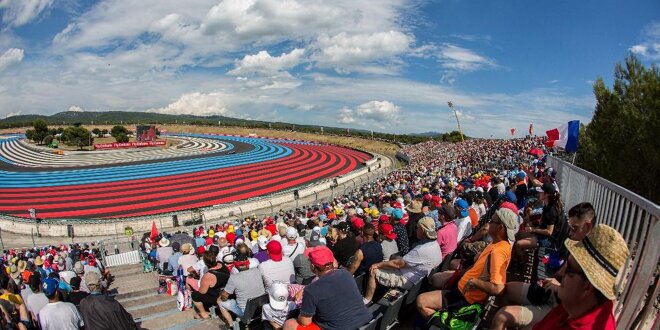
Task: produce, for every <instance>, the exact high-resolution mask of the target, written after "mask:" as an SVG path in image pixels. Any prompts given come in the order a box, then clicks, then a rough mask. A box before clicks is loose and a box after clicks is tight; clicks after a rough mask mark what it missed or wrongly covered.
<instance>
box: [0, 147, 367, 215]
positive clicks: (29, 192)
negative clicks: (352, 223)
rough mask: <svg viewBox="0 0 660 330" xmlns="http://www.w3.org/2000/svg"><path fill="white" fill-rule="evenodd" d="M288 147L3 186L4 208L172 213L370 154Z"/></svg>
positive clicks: (344, 169)
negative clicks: (198, 167)
mask: <svg viewBox="0 0 660 330" xmlns="http://www.w3.org/2000/svg"><path fill="white" fill-rule="evenodd" d="M287 146H288V147H290V148H291V149H293V151H294V153H293V154H292V155H290V156H287V157H284V158H281V159H278V160H275V161H267V162H261V163H256V164H250V165H242V166H236V167H233V168H228V169H219V170H211V171H203V172H198V173H192V174H184V175H172V176H163V177H160V178H150V179H140V180H130V181H117V182H111V183H105V184H90V185H78V186H61V187H44V188H23V189H20V188H19V189H10V188H6V189H0V198H2V199H0V212H5V213H10V214H11V213H14V215H18V216H23V217H27V216H28V214H27V212H26V211H25V210H26V206H27V205H30V204H31V203H34V204H33V205H37V204H40V205H37V207H38V212H39V216H40V217H43V218H52V217H93V216H95V215H104V214H113V215H112V217H126V216H137V215H148V214H157V213H163V212H171V211H177V210H184V209H189V208H196V207H204V206H210V205H214V204H221V203H227V202H232V201H237V200H241V199H246V198H251V197H255V196H260V195H264V194H269V193H272V192H275V191H278V190H283V189H287V188H290V187H295V186H298V185H301V184H304V183H305V182H310V181H314V180H318V179H319V178H322V177H328V176H334V175H340V174H344V173H348V172H350V171H352V170H353V169H355V168H356V167H357V165H358V163H360V162H364V161H366V160H368V159H369V158H370V156H369V155H367V154H365V153H361V152H358V151H354V150H349V149H344V148H340V147H333V146H324V147H323V148H319V147H318V146H307V145H298V144H287ZM320 150H321V151H320ZM324 164H330V165H324ZM200 182H201V183H202V185H200ZM151 192H157V193H151ZM136 194H137V196H136ZM140 194H142V195H140ZM182 195H185V196H182ZM21 197H24V198H21ZM35 197H37V198H35ZM39 197H41V198H39ZM115 197H117V198H115ZM7 198H9V200H7ZM14 203H15V204H14ZM7 204H9V205H7ZM11 204H13V205H11ZM122 204H123V205H122ZM175 204H177V205H175ZM3 205H5V206H3ZM6 208H7V209H6ZM5 209H6V210H5ZM17 211H18V212H17Z"/></svg>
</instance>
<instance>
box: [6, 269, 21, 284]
mask: <svg viewBox="0 0 660 330" xmlns="http://www.w3.org/2000/svg"><path fill="white" fill-rule="evenodd" d="M9 272H10V276H11V278H13V279H14V280H16V281H18V280H19V279H20V278H21V272H20V271H18V267H16V265H11V267H9Z"/></svg>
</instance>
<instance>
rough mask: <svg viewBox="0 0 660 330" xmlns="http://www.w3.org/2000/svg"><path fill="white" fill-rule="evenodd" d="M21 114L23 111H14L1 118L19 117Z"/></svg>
mask: <svg viewBox="0 0 660 330" xmlns="http://www.w3.org/2000/svg"><path fill="white" fill-rule="evenodd" d="M22 113H23V111H14V112H8V113H7V114H5V115H4V116H3V117H2V118H9V117H13V116H20V115H21V114H22Z"/></svg>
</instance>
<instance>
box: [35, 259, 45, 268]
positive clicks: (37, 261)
mask: <svg viewBox="0 0 660 330" xmlns="http://www.w3.org/2000/svg"><path fill="white" fill-rule="evenodd" d="M34 265H35V266H37V267H40V266H43V265H44V261H43V260H42V259H41V256H37V257H36V258H35V259H34Z"/></svg>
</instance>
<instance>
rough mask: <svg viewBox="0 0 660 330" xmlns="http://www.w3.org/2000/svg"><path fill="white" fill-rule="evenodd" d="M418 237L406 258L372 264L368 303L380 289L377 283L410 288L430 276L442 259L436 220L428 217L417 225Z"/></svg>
mask: <svg viewBox="0 0 660 330" xmlns="http://www.w3.org/2000/svg"><path fill="white" fill-rule="evenodd" d="M416 235H417V239H418V240H420V242H419V244H417V246H415V247H414V248H413V249H412V250H411V251H410V252H409V253H408V254H406V255H405V256H404V257H403V258H402V259H394V260H390V261H383V262H379V263H375V264H373V265H372V266H371V270H370V275H369V282H368V284H367V290H366V293H365V297H364V302H365V304H366V303H369V302H370V301H371V299H372V298H373V295H374V292H375V290H376V283H377V282H378V283H380V284H381V285H384V286H386V287H390V288H401V289H405V290H409V289H410V288H412V287H413V286H414V285H415V283H418V282H419V281H421V280H422V279H423V278H424V277H425V276H427V275H428V274H429V273H430V272H431V270H432V269H433V268H434V267H437V266H439V265H440V263H441V262H442V251H441V250H440V245H438V243H437V242H436V241H435V240H436V239H437V234H436V231H435V222H434V221H433V219H431V218H429V217H424V218H422V219H420V220H419V222H418V224H417V233H416Z"/></svg>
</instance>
